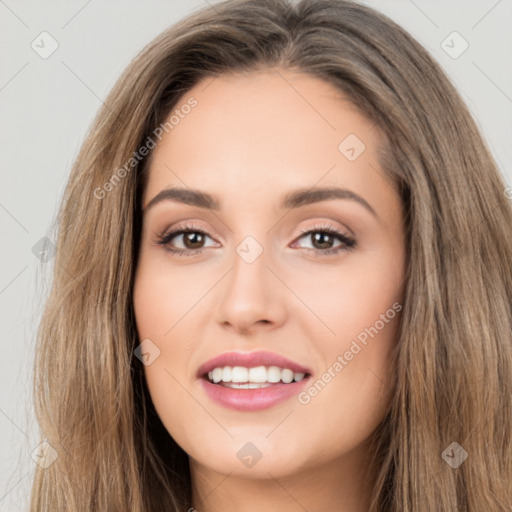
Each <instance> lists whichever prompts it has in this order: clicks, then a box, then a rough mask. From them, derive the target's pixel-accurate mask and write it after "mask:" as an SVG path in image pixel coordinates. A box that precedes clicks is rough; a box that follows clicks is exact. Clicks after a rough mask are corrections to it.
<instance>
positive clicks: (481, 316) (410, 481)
mask: <svg viewBox="0 0 512 512" xmlns="http://www.w3.org/2000/svg"><path fill="white" fill-rule="evenodd" d="M504 189H505V186H504V183H503V180H502V178H501V176H500V174H499V172H498V170H497V167H496V164H495V163H494V161H493V159H492V157H491V155H490V152H489V150H488V149H487V147H486V145H485V144H484V142H483V140H482V137H481V136H480V134H479V133H478V130H477V128H476V125H475V123H474V121H473V119H472V118H471V116H470V114H469V112H468V110H467V108H466V107H465V105H464V104H463V102H462V100H461V99H460V97H459V95H458V94H457V92H456V91H455V89H454V87H453V86H452V85H451V84H450V82H449V81H448V79H447V78H446V76H445V74H444V73H443V72H442V71H441V69H440V68H439V66H438V65H437V64H436V63H435V62H434V61H433V60H432V59H431V58H430V57H429V55H428V54H427V52H426V51H425V50H424V49H423V48H422V47H421V46H420V45H419V44H418V43H417V42H416V41H415V40H413V39H412V38H411V36H410V35H408V34H407V33H406V32H405V31H404V30H403V29H401V28H400V27H398V26H397V25H396V24H395V23H393V22H392V21H391V20H389V19H388V18H386V17H385V16H383V15H382V14H379V13H377V12H375V11H374V10H372V9H370V8H368V7H364V6H361V5H358V4H355V3H352V2H350V1H345V0H314V1H305V0H303V1H301V2H299V3H297V4H296V5H289V4H288V3H286V2H285V1H284V0H283V1H281V0H272V1H270V0H268V1H263V2H254V1H248V0H229V1H226V2H223V3H220V4H216V5H215V6H212V7H209V8H206V9H204V10H203V11H201V12H198V13H196V14H194V15H193V16H191V17H189V18H187V19H186V20H184V21H182V22H181V23H179V24H177V25H176V26H174V27H171V28H170V29H169V30H168V31H166V32H164V33H163V34H161V35H160V36H159V37H158V38H156V39H155V40H154V41H153V42H152V43H150V44H149V45H148V46H147V47H146V48H145V49H144V50H143V51H142V52H141V53H140V54H139V55H138V56H137V57H136V58H135V59H134V61H133V62H132V63H131V64H130V65H129V67H128V68H127V69H126V71H125V72H124V73H123V75H122V76H121V78H120V79H119V81H118V83H117V84H116V86H115V87H114V89H113V90H112V92H111V94H110V95H109V97H108V98H107V100H106V101H105V106H104V108H102V110H101V111H100V113H99V114H98V117H97V119H96V122H95V124H94V126H93V127H92V129H91V133H90V134H89V136H88V137H87V139H86V141H85V142H84V145H83V147H82V149H81V152H80V154H79V155H78V158H77V161H76V163H75V165H74V167H73V170H72V173H71V177H70V180H69V184H68V187H67V189H66V194H65V198H64V202H63V205H62V208H61V212H60V216H59V219H58V222H59V224H58V243H57V256H56V264H55V275H54V281H53V288H52V291H51V295H50V297H49V299H48V303H47V305H46V309H45V313H44V317H43V319H42V323H41V328H40V332H39V339H38V348H37V350H38V354H37V361H38V362H37V366H36V369H35V370H36V374H35V390H36V412H37V415H38V420H39V422H40V425H41V431H42V434H43V437H44V438H46V439H47V440H48V443H49V444H50V445H51V446H52V449H54V450H55V453H56V454H58V457H57V458H56V459H55V460H54V461H53V463H52V464H49V465H48V466H47V467H46V469H42V468H41V469H38V471H37V473H36V478H35V481H34V486H33V494H32V503H31V508H32V510H34V511H36V510H38V511H41V510H50V509H51V510H64V509H66V510H68V509H74V510H91V511H93V510H109V511H111V510H112V511H113V510H132V511H150V510H176V511H178V510H179V511H182V510H183V511H184V510H199V511H216V510H221V509H222V510H244V511H246V512H247V511H252V510H269V511H270V510H280V511H292V510H293V511H295V510H322V511H325V510H329V511H330V510H332V511H339V510H343V511H344V512H355V511H357V512H359V511H363V510H364V511H367V510H370V511H371V512H381V511H397V512H398V511H407V512H413V511H414V512H421V511H425V512H426V511H431V510H443V511H467V512H469V511H482V510H490V511H505V510H510V507H511V505H512V484H511V481H512V478H511V477H512V462H511V460H512V457H511V455H512V453H511V452H512V445H511V439H510V429H511V427H512V398H511V397H512V344H511V341H512V334H511V328H510V326H511V325H512V308H511V304H512V275H511V272H510V268H509V262H510V260H511V257H512V237H511V234H512V233H511V226H512V209H511V206H510V203H509V202H508V201H507V198H506V196H505V193H504ZM304 244H305V245H304Z"/></svg>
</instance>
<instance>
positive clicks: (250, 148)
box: [134, 69, 405, 512]
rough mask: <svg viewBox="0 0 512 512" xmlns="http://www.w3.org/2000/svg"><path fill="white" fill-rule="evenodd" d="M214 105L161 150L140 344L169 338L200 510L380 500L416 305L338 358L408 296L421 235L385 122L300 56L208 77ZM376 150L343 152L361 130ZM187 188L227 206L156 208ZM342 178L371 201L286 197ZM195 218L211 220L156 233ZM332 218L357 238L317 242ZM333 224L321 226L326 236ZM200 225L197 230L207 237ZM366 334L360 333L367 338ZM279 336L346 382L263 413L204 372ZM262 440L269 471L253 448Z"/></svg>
mask: <svg viewBox="0 0 512 512" xmlns="http://www.w3.org/2000/svg"><path fill="white" fill-rule="evenodd" d="M190 97H194V98H195V99H197V101H198V104H197V106H196V107H195V108H194V109H193V110H192V111H191V112H190V113H189V114H188V115H187V116H185V117H184V118H183V119H181V120H180V123H179V125H177V126H175V127H174V129H173V130H171V131H169V133H168V134H166V135H164V137H163V138H162V140H161V142H159V143H158V145H157V147H156V148H155V149H154V150H153V154H152V160H151V165H150V168H149V171H148V172H149V176H148V184H147V187H146V190H145V192H144V195H143V208H144V209H145V210H144V213H143V233H142V240H141V250H140V258H139V262H138V266H137V271H136V277H135V289H134V307H135V315H136V322H137V330H138V334H139V337H140V340H144V339H147V338H149V339H150V340H151V341H152V342H153V343H154V345H156V346H157V347H158V349H159V350H160V355H159V356H158V357H156V359H154V361H153V362H152V363H151V364H148V365H146V366H144V371H145V376H146V379H147V383H148V387H149V390H150V393H151V397H152V400H153V403H154V406H155V408H156V410H157V412H158V414H159V416H160V418H161V420H162V422H163V424H164V425H165V427H166V429H167V430H168V432H169V434H170V435H171V436H173V437H174V439H175V440H176V441H177V443H178V444H179V445H180V446H181V447H182V448H183V449H184V450H185V451H186V452H187V454H188V455H189V457H190V463H191V477H192V482H193V489H194V491H193V502H192V503H191V507H194V508H196V509H197V510H198V511H199V512H217V511H219V512H220V511H223V512H225V511H226V510H237V511H245V512H252V511H258V512H261V510H265V511H270V512H272V511H280V512H292V511H293V512H296V511H297V512H298V511H303V510H309V511H316V510H322V511H330V510H333V511H334V510H336V511H340V510H341V511H343V512H363V511H367V509H368V499H369V495H370V492H371V488H372V485H373V477H374V474H373V472H372V471H371V470H370V467H369V466H370V463H369V456H370V455H371V453H368V452H367V451H366V449H367V447H368V441H369V439H370V436H371V435H372V433H373V432H374V431H375V429H376V427H377V426H378V424H379V423H380V421H381V420H382V419H383V417H384V415H385V413H386V412H387V410H388V407H389V403H390V398H391V392H392V377H393V370H392V367H391V364H390V355H391V351H392V349H393V347H394V346H395V345H396V342H397V332H398V327H399V321H400V314H396V315H395V316H394V318H393V319H392V320H388V322H386V323H385V325H384V327H383V328H381V329H380V330H379V331H378V334H377V335H375V336H374V337H373V338H368V342H367V344H366V346H364V347H363V348H362V350H361V351H360V352H359V353H357V355H355V356H354V357H353V358H352V359H351V360H350V361H346V362H347V364H346V366H344V368H343V370H342V371H339V372H335V371H333V369H332V367H333V363H335V361H336V360H337V358H338V356H340V355H341V356H342V357H343V355H344V354H345V353H346V352H347V351H348V350H349V349H350V346H351V343H352V342H353V341H354V340H355V339H356V337H357V336H358V334H360V333H361V332H364V330H365V328H369V327H370V326H374V325H375V323H376V321H377V320H379V318H382V317H381V316H380V315H383V314H385V313H386V311H387V310H389V309H390V308H392V305H393V304H394V303H395V302H398V303H399V304H402V298H403V292H404V289H403V282H404V272H405V231H404V219H403V211H402V206H401V201H400V198H399V195H398V193H397V190H396V188H395V187H394V185H393V184H390V183H389V182H388V181H387V180H386V179H385V178H384V172H383V171H382V169H381V167H380V166H379V163H378V161H377V155H376V150H377V147H378V144H379V143H380V141H381V138H380V137H381V136H380V135H379V133H378V130H377V128H376V127H375V125H374V123H372V122H371V121H369V120H367V119H366V118H365V117H363V116H362V115H361V114H360V113H358V111H357V110H356V109H355V108H354V107H353V106H352V105H351V104H350V103H349V102H348V101H347V100H346V99H344V97H343V96H342V95H341V94H340V93H339V91H337V89H335V88H334V87H333V86H331V85H330V84H328V83H327V82H324V81H322V80H320V79H318V78H315V77H312V76H310V75H307V74H303V73H299V72H296V71H292V70H284V69H279V70H278V71H276V70H258V71H254V72H250V73H245V74H239V75H222V76H220V77H217V78H215V79H214V80H212V79H211V78H209V79H207V80H204V81H203V82H201V83H199V84H197V85H196V86H195V87H194V88H193V89H192V90H190V91H189V92H188V93H186V94H185V95H184V99H183V101H182V102H181V103H179V104H185V103H186V100H187V99H188V98H190ZM351 133H352V134H356V135H357V137H358V138H359V139H360V140H361V141H363V142H364V144H365V146H366V149H365V150H364V151H363V152H362V153H361V154H360V156H358V157H357V159H355V160H354V161H349V160H348V159H347V158H346V157H345V156H344V154H342V152H340V150H339V149H338V145H339V144H340V142H341V141H343V140H344V139H345V137H347V135H348V134H351ZM170 186H176V187H184V188H192V189H199V190H201V191H205V192H208V193H210V194H212V195H214V196H215V198H216V199H217V200H218V201H219V203H220V205H221V209H220V210H219V211H216V212H215V211H212V210H207V209H204V208H200V207H198V206H191V205H186V204H182V203H179V202H176V201H170V200H167V201H162V202H159V203H156V204H154V205H153V206H151V207H150V208H149V209H146V206H147V204H148V203H149V201H150V200H151V199H153V198H154V197H155V196H156V195H157V194H158V193H159V192H160V191H161V190H163V189H165V188H168V187H170ZM327 186H337V187H341V188H344V189H350V190H351V191H353V192H355V193H356V194H358V195H359V196H361V197H362V198H364V200H365V201H367V203H369V205H371V207H372V208H373V209H374V210H375V212H376V216H375V215H373V214H372V213H371V212H370V211H368V210H367V209H366V208H365V207H364V206H363V205H361V204H360V203H359V202H357V201H354V200H349V199H330V200H325V201H322V202H318V203H314V204H309V205H303V206H299V207H297V208H294V209H282V208H281V207H280V203H281V200H282V198H283V196H284V195H285V194H286V193H288V192H290V191H292V190H295V189H299V188H306V189H311V188H313V187H315V188H319V187H327ZM181 221H185V222H186V223H188V224H191V223H192V224H193V226H194V228H196V229H201V230H202V231H205V232H206V233H207V236H206V237H203V239H201V238H199V241H198V239H197V238H196V239H194V238H193V237H192V239H190V238H188V239H187V238H186V235H178V236H176V237H174V239H173V240H172V241H171V242H170V244H171V245H172V246H173V247H174V248H177V249H180V248H181V249H184V250H188V251H189V252H193V250H194V248H200V247H201V246H202V247H203V251H202V252H200V253H197V254H195V255H192V256H186V255H179V254H171V253H169V252H168V251H166V250H165V247H163V246H162V245H159V244H157V243H156V242H157V240H158V235H164V234H166V233H168V232H169V231H170V230H171V229H172V228H174V227H176V226H177V225H178V224H179V223H180V222H181ZM318 224H320V225H321V226H324V225H327V226H331V227H334V228H335V229H338V230H341V232H343V233H347V234H349V235H351V236H353V238H355V240H356V246H355V247H354V248H352V249H351V250H342V251H340V252H339V253H337V254H331V255H325V254H323V253H322V251H324V252H325V250H326V249H328V248H337V247H339V246H340V245H342V242H340V241H339V240H338V239H336V237H334V238H332V239H329V238H327V241H326V242H325V241H324V244H323V245H322V241H320V242H316V243H315V239H314V237H313V236H312V234H309V235H307V234H306V235H304V234H303V233H302V231H309V230H314V229H315V228H316V227H317V226H318ZM318 231H320V232H321V230H318V229H317V230H316V231H315V232H318ZM249 235H250V236H252V237H253V238H254V239H255V240H256V241H257V243H258V244H259V246H260V247H261V248H262V249H263V252H262V253H261V255H260V256H259V257H258V258H257V259H256V260H255V261H254V262H252V263H250V264H249V263H247V262H246V261H245V260H244V259H243V258H242V257H240V256H239V254H238V253H237V252H236V248H237V246H238V245H239V244H240V243H241V242H242V240H244V239H245V237H247V236H249ZM196 237H197V235H196ZM360 345H361V344H360ZM233 350H235V351H245V352H250V351H255V350H270V351H274V352H276V353H278V354H280V355H284V356H285V357H288V358H290V359H292V360H294V361H296V362H298V363H299V364H302V365H304V366H307V367H309V368H310V369H311V370H312V372H313V380H316V379H317V378H319V377H321V376H322V374H324V372H326V371H328V369H329V368H331V377H332V376H333V375H334V377H332V378H331V380H330V382H329V383H328V384H327V385H326V386H325V387H324V388H323V389H322V391H321V392H319V393H317V395H316V396H314V397H313V398H311V400H310V401H309V403H307V404H304V403H300V402H299V400H298V398H297V397H295V396H294V397H292V398H290V399H288V400H286V401H285V402H282V403H280V404H278V405H275V406H273V407H271V408H268V409H265V410H262V411H257V412H241V411H236V410H232V409H227V408H225V407H222V406H220V405H217V404H216V403H214V402H212V401H211V400H210V399H209V398H208V396H207V395H206V394H205V392H204V390H203V388H202V386H201V382H200V380H199V379H198V378H197V377H196V372H197V369H198V368H199V366H200V365H201V364H203V363H204V362H206V361H207V360H209V359H211V358H212V357H214V356H217V355H219V354H221V353H223V352H226V351H233ZM247 442H251V443H253V444H254V445H255V446H256V447H257V448H258V450H259V451H260V452H261V454H262V456H261V459H260V460H259V461H258V462H257V463H256V464H255V465H253V466H252V467H247V466H246V465H244V464H243V463H242V462H241V461H240V460H239V458H238V457H237V452H238V451H239V450H240V449H241V448H242V447H243V446H244V445H245V444H246V443H247Z"/></svg>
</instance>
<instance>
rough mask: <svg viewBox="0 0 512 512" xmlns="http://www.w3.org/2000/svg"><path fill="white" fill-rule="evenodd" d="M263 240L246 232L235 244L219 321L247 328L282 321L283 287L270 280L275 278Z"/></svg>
mask: <svg viewBox="0 0 512 512" xmlns="http://www.w3.org/2000/svg"><path fill="white" fill-rule="evenodd" d="M260 237H261V235H260ZM264 243H265V241H261V242H260V241H259V240H257V239H256V236H254V235H247V236H245V237H244V238H243V239H242V241H241V242H240V243H239V244H238V245H237V246H236V247H235V253H234V254H233V259H232V269H231V272H229V274H228V276H226V283H225V284H224V286H223V287H222V296H221V297H220V304H219V310H218V311H219V313H218V314H219V317H218V320H219V321H220V323H224V324H225V323H229V324H231V325H232V326H233V327H235V328H239V329H241V330H247V329H249V328H250V326H251V325H253V324H256V323H257V322H262V321H264V323H273V324H279V323H281V322H282V320H283V318H284V304H283V300H282V297H281V293H282V290H281V288H280V287H279V285H278V283H277V281H276V282H273V281H274V280H275V277H274V276H273V274H272V272H271V271H270V270H269V269H268V268H267V264H268V263H269V259H271V258H269V256H270V251H267V250H266V248H265V246H264Z"/></svg>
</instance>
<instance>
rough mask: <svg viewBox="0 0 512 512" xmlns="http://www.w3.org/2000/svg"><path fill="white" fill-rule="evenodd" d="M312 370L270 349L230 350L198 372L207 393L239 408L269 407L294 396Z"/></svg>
mask: <svg viewBox="0 0 512 512" xmlns="http://www.w3.org/2000/svg"><path fill="white" fill-rule="evenodd" d="M311 376H312V372H311V370H309V369H308V368H306V367H304V366H302V365H299V364H298V363H295V362H294V361H291V360H290V359H287V358H285V357H283V356H280V355H278V354H274V353H272V352H263V351H259V352H250V353H244V352H229V353H224V354H221V355H220V356H218V357H216V358H214V359H211V360H210V361H208V362H207V363H205V364H204V365H202V366H201V367H200V368H199V370H198V373H197V377H198V378H199V379H200V381H201V384H202V386H203V389H204V391H205V392H206V395H207V396H208V397H209V398H210V399H211V400H212V401H213V402H215V403H216V404H218V405H221V406H223V407H227V408H230V409H235V410H238V411H257V410H261V409H266V408H270V407H272V406H274V405H276V404H278V403H280V402H283V401H285V400H287V399H290V398H292V397H293V396H295V395H297V394H298V393H299V392H300V391H301V390H302V389H303V388H304V386H305V385H306V383H307V382H309V381H310V379H311Z"/></svg>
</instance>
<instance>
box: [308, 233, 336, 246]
mask: <svg viewBox="0 0 512 512" xmlns="http://www.w3.org/2000/svg"><path fill="white" fill-rule="evenodd" d="M313 236H314V241H315V243H316V242H318V243H319V244H320V245H321V246H322V245H323V246H322V247H321V249H325V248H326V247H324V246H325V245H327V246H329V245H330V242H331V241H332V240H330V239H331V235H330V234H329V233H314V235H313ZM325 238H327V239H328V241H325Z"/></svg>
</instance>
